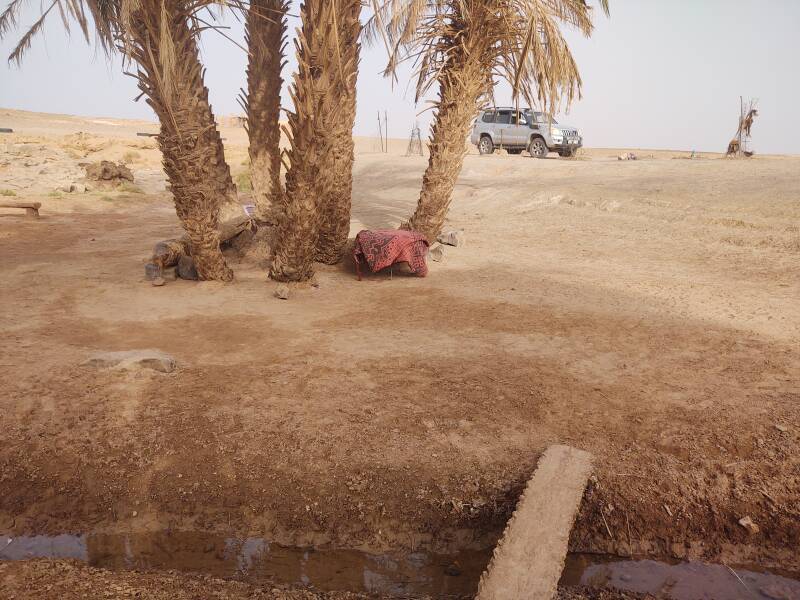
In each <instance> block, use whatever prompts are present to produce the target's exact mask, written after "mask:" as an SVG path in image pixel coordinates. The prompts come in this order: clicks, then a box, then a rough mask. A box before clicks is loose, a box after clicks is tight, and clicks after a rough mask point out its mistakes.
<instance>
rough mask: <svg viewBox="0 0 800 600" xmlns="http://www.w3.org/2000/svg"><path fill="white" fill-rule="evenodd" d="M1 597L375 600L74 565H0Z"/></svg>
mask: <svg viewBox="0 0 800 600" xmlns="http://www.w3.org/2000/svg"><path fill="white" fill-rule="evenodd" d="M0 594H2V596H0V597H2V598H4V599H5V600H34V599H35V600H85V599H86V598H113V599H115V600H125V599H129V598H130V599H133V598H136V599H137V600H200V599H201V598H202V599H206V598H217V599H219V600H368V599H373V600H376V599H378V598H379V597H378V596H371V595H364V594H352V593H348V592H327V593H326V592H312V591H308V590H288V589H282V588H280V587H275V586H255V585H249V584H247V583H242V582H236V581H224V580H222V579H217V578H215V577H209V576H207V575H206V576H204V575H187V574H184V573H175V572H160V573H139V572H134V571H127V572H126V571H122V572H111V571H106V570H104V569H94V568H91V567H87V566H85V565H83V564H81V563H78V562H74V561H66V560H59V561H47V560H34V561H24V562H14V563H0ZM648 598H651V596H640V595H637V594H626V593H622V592H613V591H608V590H590V589H580V588H567V589H561V590H559V594H558V596H557V600H636V599H642V600H647V599H648Z"/></svg>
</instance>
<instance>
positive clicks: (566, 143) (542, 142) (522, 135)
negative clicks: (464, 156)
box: [470, 107, 583, 158]
mask: <svg viewBox="0 0 800 600" xmlns="http://www.w3.org/2000/svg"><path fill="white" fill-rule="evenodd" d="M470 142H472V143H473V144H475V145H476V146H478V151H479V152H480V153H481V154H491V153H492V152H494V150H495V148H505V149H506V150H508V151H509V152H510V153H511V154H519V153H520V152H522V151H523V150H527V151H528V152H530V153H531V155H532V156H535V157H536V158H544V157H545V156H547V153H548V152H558V153H559V154H560V155H561V156H572V155H573V154H575V151H576V150H577V149H578V148H580V147H581V146H583V138H581V136H580V134H579V133H578V130H577V129H576V128H575V127H570V126H568V125H559V124H558V122H556V120H555V119H552V118H550V117H549V116H547V115H545V114H544V113H540V112H536V111H533V110H531V109H529V108H525V109H520V110H517V109H515V108H511V107H498V108H490V109H488V110H484V111H482V112H481V114H480V116H479V117H478V120H477V121H475V125H473V127H472V135H471V136H470Z"/></svg>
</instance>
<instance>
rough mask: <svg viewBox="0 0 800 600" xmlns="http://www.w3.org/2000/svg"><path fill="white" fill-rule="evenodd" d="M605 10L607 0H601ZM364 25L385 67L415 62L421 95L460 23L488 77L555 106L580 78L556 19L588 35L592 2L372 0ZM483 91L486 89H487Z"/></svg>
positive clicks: (457, 37)
mask: <svg viewBox="0 0 800 600" xmlns="http://www.w3.org/2000/svg"><path fill="white" fill-rule="evenodd" d="M599 5H600V7H601V8H602V9H603V11H605V12H606V13H608V0H599ZM372 8H373V15H372V17H371V18H370V19H369V21H368V22H367V24H366V25H365V29H364V36H365V39H366V41H367V42H368V43H373V44H374V43H377V42H379V41H383V43H384V44H385V45H386V46H387V48H388V50H389V61H388V64H387V67H386V74H387V75H394V74H395V73H396V70H397V67H398V65H399V64H400V63H401V62H404V61H411V62H413V64H414V65H415V67H416V70H415V75H416V78H417V86H416V97H417V100H419V99H420V98H421V97H422V96H423V95H425V93H427V92H428V91H429V89H430V87H431V86H432V85H433V83H434V82H435V81H436V79H437V77H438V76H439V74H440V73H441V72H442V69H443V68H444V67H445V65H446V63H447V61H448V59H449V58H450V56H451V55H452V52H453V48H454V47H455V46H458V45H459V44H461V43H462V41H463V36H464V32H465V31H469V32H470V36H472V37H473V38H475V37H478V38H480V39H482V40H483V46H482V47H480V46H479V45H477V44H476V46H475V47H476V48H479V50H477V51H478V52H480V53H481V55H482V56H481V60H482V62H483V63H484V66H485V69H486V70H487V72H490V73H491V75H492V77H493V79H497V78H499V79H504V80H506V81H508V82H509V83H510V84H511V86H512V90H513V94H514V97H515V98H516V97H519V96H523V97H524V98H525V99H526V100H528V102H529V103H530V104H533V103H534V99H536V100H538V101H539V104H540V105H541V106H542V107H543V109H544V110H546V111H548V112H554V111H556V110H557V109H558V107H559V103H560V102H561V101H562V100H564V101H565V103H566V104H567V105H569V104H570V103H571V102H572V100H573V99H574V98H575V97H576V96H578V97H579V96H580V88H581V79H580V74H579V73H578V68H577V65H576V63H575V60H574V58H573V56H572V53H571V52H570V49H569V46H568V45H567V42H566V40H565V39H564V36H563V33H562V30H561V25H566V26H569V27H574V28H577V29H578V30H579V31H581V32H582V33H583V34H584V35H586V36H589V35H590V34H591V33H592V30H593V24H592V10H593V9H592V8H591V7H590V6H588V5H587V3H586V1H585V0H384V1H380V0H372ZM487 93H489V91H488V90H487Z"/></svg>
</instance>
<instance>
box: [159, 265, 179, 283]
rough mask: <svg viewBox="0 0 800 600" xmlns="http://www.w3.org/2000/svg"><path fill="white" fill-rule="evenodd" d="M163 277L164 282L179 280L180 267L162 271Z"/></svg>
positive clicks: (167, 268)
mask: <svg viewBox="0 0 800 600" xmlns="http://www.w3.org/2000/svg"><path fill="white" fill-rule="evenodd" d="M161 277H162V279H164V281H175V280H176V279H177V278H178V267H166V268H164V269H161Z"/></svg>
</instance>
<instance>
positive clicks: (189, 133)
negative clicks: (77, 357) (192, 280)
mask: <svg viewBox="0 0 800 600" xmlns="http://www.w3.org/2000/svg"><path fill="white" fill-rule="evenodd" d="M21 3H22V0H12V2H11V3H10V4H9V5H8V7H7V8H6V10H5V11H4V12H3V13H2V15H0V36H2V35H4V34H5V33H7V32H8V31H9V30H10V29H11V28H12V27H13V26H14V25H16V22H17V18H18V15H19V11H20V8H21ZM203 6H207V4H203V3H201V2H193V3H190V2H186V1H185V0H163V1H162V0H84V2H79V1H77V0H53V2H52V3H51V4H49V5H48V6H47V7H46V8H44V9H43V11H42V13H41V15H40V18H39V19H38V20H37V21H36V23H34V25H33V26H32V27H31V28H30V29H29V30H28V31H27V32H26V33H25V35H24V36H23V37H22V39H21V40H20V42H19V43H18V45H17V46H16V48H15V49H14V51H13V52H12V54H11V56H10V57H9V60H10V61H12V60H14V61H17V62H19V61H20V59H21V57H22V54H23V53H24V51H25V50H26V49H27V48H29V47H30V44H31V40H32V38H33V37H34V36H35V35H36V34H37V33H38V32H40V31H41V29H42V26H43V23H44V21H45V18H46V17H47V15H48V14H49V13H50V12H51V11H52V10H53V9H54V8H58V10H59V12H60V13H61V15H62V16H63V17H64V18H63V21H64V24H65V26H67V27H69V25H68V21H67V18H66V16H67V15H68V16H70V17H72V18H73V19H74V20H75V21H76V22H77V23H78V24H79V25H80V28H81V30H82V31H83V33H84V36H85V37H86V38H87V41H88V38H89V35H88V25H87V23H88V18H87V15H86V12H85V8H88V11H89V12H90V13H91V16H92V19H93V21H94V25H95V29H96V32H97V35H98V38H99V40H100V42H101V44H102V45H103V47H104V48H105V49H106V51H107V52H109V53H110V52H112V51H113V50H114V49H115V48H116V49H119V50H120V51H121V52H122V53H123V55H124V56H125V57H126V59H127V60H130V61H132V62H134V63H135V64H136V67H137V69H136V73H135V77H136V78H137V79H138V84H139V89H140V90H141V91H142V92H143V94H144V95H145V96H146V97H147V102H148V104H149V105H150V106H151V107H152V108H153V110H154V112H155V113H156V115H157V117H158V119H159V122H160V125H161V128H160V132H159V135H158V144H159V147H160V149H161V152H162V155H163V165H164V171H165V172H166V175H167V179H168V181H169V189H170V190H171V191H172V194H173V197H174V201H175V209H176V212H177V215H178V218H179V219H180V220H181V223H182V225H183V227H184V229H185V230H186V232H187V234H188V237H189V245H190V251H191V254H192V257H193V258H194V261H195V265H196V267H197V271H198V274H199V275H200V277H201V278H202V279H215V280H220V281H230V280H232V279H233V272H232V271H231V269H230V268H229V267H228V266H227V264H226V263H225V259H224V258H223V256H222V252H221V251H220V247H219V234H218V232H217V225H218V220H219V211H220V207H221V206H223V205H226V204H227V205H231V204H232V201H231V199H232V196H233V197H235V186H234V185H233V182H232V179H231V175H230V169H229V168H228V165H227V163H226V162H225V156H224V152H223V146H222V140H221V138H220V135H219V132H218V131H217V127H216V123H215V121H214V114H213V112H212V110H211V105H210V104H209V101H208V89H207V88H206V87H205V85H204V83H203V67H202V64H201V62H200V58H199V52H198V48H197V37H198V35H199V32H200V30H201V29H202V26H203V25H202V23H201V20H200V19H199V18H198V16H197V12H198V11H199V10H200V9H201V8H202V7H203Z"/></svg>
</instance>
